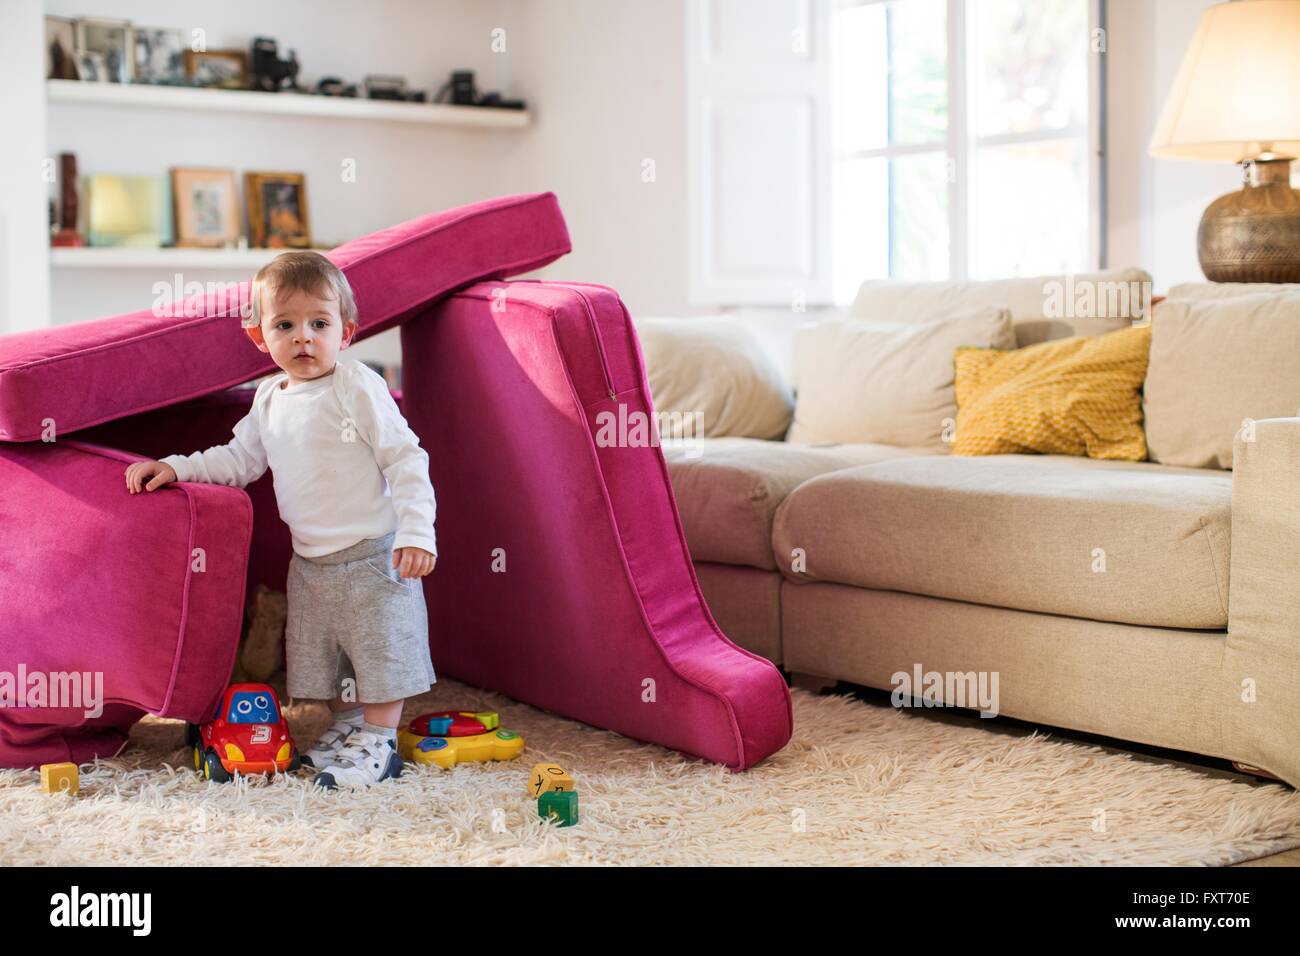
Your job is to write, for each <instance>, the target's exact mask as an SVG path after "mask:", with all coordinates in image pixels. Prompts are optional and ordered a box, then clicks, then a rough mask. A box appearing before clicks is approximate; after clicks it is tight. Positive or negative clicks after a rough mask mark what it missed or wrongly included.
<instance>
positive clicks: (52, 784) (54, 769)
mask: <svg viewBox="0 0 1300 956" xmlns="http://www.w3.org/2000/svg"><path fill="white" fill-rule="evenodd" d="M41 789H42V790H43V791H45V792H46V793H71V794H75V793H77V792H78V791H79V790H80V789H81V782H80V778H79V777H78V776H77V765H76V764H75V763H45V764H41Z"/></svg>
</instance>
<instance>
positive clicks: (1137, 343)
mask: <svg viewBox="0 0 1300 956" xmlns="http://www.w3.org/2000/svg"><path fill="white" fill-rule="evenodd" d="M1150 350H1151V327H1150V325H1142V326H1132V327H1130V328H1127V329H1120V330H1119V331H1117V332H1110V333H1108V334H1106V335H1097V336H1092V337H1088V338H1082V337H1080V338H1072V339H1060V340H1058V341H1054V342H1042V343H1039V344H1038V345H1030V346H1028V347H1026V348H1023V349H1016V350H1014V351H1000V350H998V349H980V348H959V349H957V351H956V355H955V356H954V359H953V362H954V365H955V366H956V377H955V388H956V393H957V434H956V435H955V436H954V438H953V443H952V452H953V454H954V455H1005V454H1015V453H1017V452H1040V453H1042V454H1045V455H1086V456H1087V457H1089V458H1110V459H1121V460H1124V461H1144V460H1145V459H1146V457H1147V443H1146V436H1145V434H1144V433H1143V431H1142V383H1143V381H1144V380H1145V379H1146V374H1147V357H1148V355H1149V353H1150Z"/></svg>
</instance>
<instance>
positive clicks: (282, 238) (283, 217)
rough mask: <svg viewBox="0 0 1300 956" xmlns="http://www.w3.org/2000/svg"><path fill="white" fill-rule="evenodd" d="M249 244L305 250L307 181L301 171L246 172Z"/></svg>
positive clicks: (308, 240) (308, 242)
mask: <svg viewBox="0 0 1300 956" xmlns="http://www.w3.org/2000/svg"><path fill="white" fill-rule="evenodd" d="M244 197H245V199H246V201H247V202H248V240H249V245H252V246H257V247H260V248H266V249H281V248H290V249H307V248H310V247H311V230H310V228H309V227H308V224H307V180H306V178H305V177H304V176H303V174H302V173H245V174H244Z"/></svg>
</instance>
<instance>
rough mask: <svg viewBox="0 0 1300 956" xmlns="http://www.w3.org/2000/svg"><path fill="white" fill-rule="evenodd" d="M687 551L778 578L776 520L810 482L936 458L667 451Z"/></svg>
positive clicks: (775, 445)
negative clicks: (897, 461) (873, 465)
mask: <svg viewBox="0 0 1300 956" xmlns="http://www.w3.org/2000/svg"><path fill="white" fill-rule="evenodd" d="M663 451H664V457H665V458H666V459H667V461H668V473H669V476H670V477H671V479H672V483H673V494H674V495H675V496H676V498H677V510H678V513H679V514H680V515H681V520H682V527H683V528H684V529H685V531H686V543H687V545H688V546H689V547H690V550H691V557H692V558H693V559H694V560H696V561H716V562H718V563H720V564H738V565H746V566H749V567H754V568H764V569H766V570H769V571H775V570H777V564H776V560H775V558H774V557H773V556H772V518H773V516H774V515H775V514H776V509H777V507H778V506H779V505H780V504H781V502H782V501H784V500H785V497H786V495H788V494H789V493H790V492H792V491H794V489H795V488H797V487H799V486H800V485H801V484H803V483H804V482H805V481H807V480H808V479H809V478H813V477H815V476H817V475H821V474H825V473H826V472H828V471H836V470H838V469H841V468H852V467H854V466H856V465H862V464H866V463H868V462H873V461H885V460H887V459H890V458H901V457H904V456H906V455H934V454H937V453H938V452H936V451H935V450H933V449H920V450H917V449H906V448H895V447H893V446H890V445H868V444H860V445H830V444H827V445H801V444H794V443H791V442H780V441H762V440H759V439H754V438H734V437H727V438H705V439H699V440H694V441H684V442H674V441H665V442H664V443H663Z"/></svg>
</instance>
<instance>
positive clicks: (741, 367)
mask: <svg viewBox="0 0 1300 956" xmlns="http://www.w3.org/2000/svg"><path fill="white" fill-rule="evenodd" d="M636 331H637V337H638V338H639V339H640V341H641V353H642V355H643V356H644V358H645V364H646V375H647V377H648V378H649V380H650V392H651V394H652V395H653V396H654V406H655V416H656V418H657V420H658V423H659V431H660V435H661V437H663V438H704V437H708V438H713V437H722V436H735V437H740V438H769V439H779V438H781V437H782V436H783V435H784V434H785V430H786V429H787V428H788V427H789V426H790V417H791V415H792V414H793V412H794V397H793V395H791V393H790V386H789V385H788V384H787V383H786V381H785V379H784V378H782V377H781V373H780V372H779V371H777V368H776V366H775V365H773V364H772V361H771V359H769V358H768V357H767V354H766V353H765V352H764V351H763V348H762V346H760V345H759V343H758V340H757V339H756V338H755V337H754V335H753V334H752V333H751V332H750V331H749V330H748V329H746V328H744V327H743V326H742V325H740V324H739V323H737V322H735V321H733V320H730V319H720V318H681V319H638V320H637V321H636Z"/></svg>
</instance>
